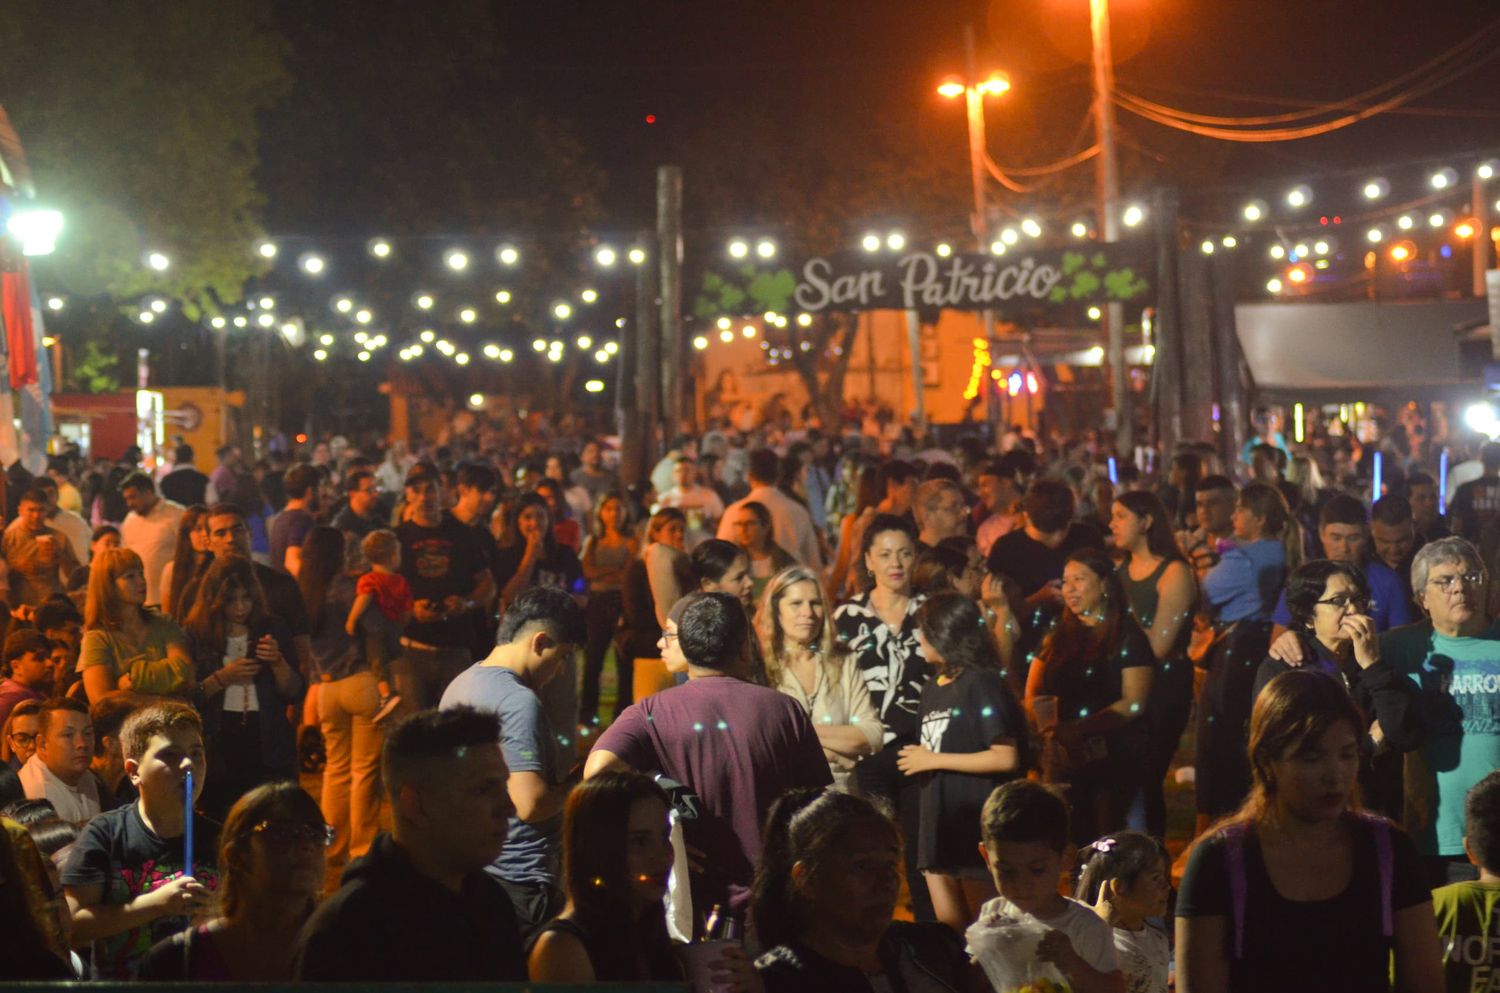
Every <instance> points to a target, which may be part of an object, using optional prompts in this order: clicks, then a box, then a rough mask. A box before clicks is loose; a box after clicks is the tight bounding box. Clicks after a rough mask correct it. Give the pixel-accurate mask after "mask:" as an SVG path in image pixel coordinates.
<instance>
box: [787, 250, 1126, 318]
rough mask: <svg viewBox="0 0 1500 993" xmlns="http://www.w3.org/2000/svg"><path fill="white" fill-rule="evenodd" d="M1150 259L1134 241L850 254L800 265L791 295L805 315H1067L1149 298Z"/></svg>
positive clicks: (820, 258)
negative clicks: (984, 251)
mask: <svg viewBox="0 0 1500 993" xmlns="http://www.w3.org/2000/svg"><path fill="white" fill-rule="evenodd" d="M1152 290H1153V286H1152V257H1151V252H1150V250H1149V248H1148V247H1147V246H1145V245H1140V244H1130V243H1124V244H1113V245H1089V246H1082V247H1079V248H1066V249H1053V250H1047V251H1030V252H1028V251H1018V250H1014V249H1012V250H1010V251H1009V252H1007V253H1006V254H1005V255H981V254H967V255H949V256H947V257H943V256H940V255H938V254H937V253H935V252H905V253H902V254H900V255H891V256H884V257H882V256H872V255H863V254H859V253H855V252H844V253H839V254H836V255H827V256H818V257H815V258H810V259H808V260H807V261H806V262H804V263H803V264H802V267H801V270H800V275H799V276H798V282H797V287H796V289H795V290H794V291H793V294H792V296H793V300H794V302H795V303H796V306H797V307H798V308H799V309H800V310H804V311H807V312H809V313H814V314H816V313H819V312H821V311H853V310H993V311H996V312H998V313H1000V314H1002V315H1006V316H1009V315H1015V316H1020V315H1023V314H1033V315H1034V314H1038V313H1039V312H1040V313H1042V314H1043V315H1044V316H1045V317H1048V318H1051V319H1054V320H1060V319H1068V318H1071V317H1072V316H1073V315H1075V314H1076V313H1077V312H1078V311H1080V310H1081V309H1083V308H1086V307H1089V306H1096V305H1097V306H1102V305H1104V304H1107V303H1136V304H1140V305H1145V304H1146V303H1147V302H1149V300H1150V297H1151V293H1152Z"/></svg>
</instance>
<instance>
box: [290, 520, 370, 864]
mask: <svg viewBox="0 0 1500 993" xmlns="http://www.w3.org/2000/svg"><path fill="white" fill-rule="evenodd" d="M297 586H298V588H300V589H301V591H302V602H303V604H304V605H305V606H306V607H307V616H308V620H309V621H310V623H311V628H312V657H313V666H312V667H313V675H314V676H315V677H316V678H317V679H318V684H317V696H318V699H317V706H318V725H319V727H320V728H321V730H322V732H323V745H324V747H325V748H326V750H327V756H328V757H327V765H326V766H325V767H324V769H323V796H322V801H321V806H322V809H323V816H324V818H325V819H326V820H327V821H328V823H329V824H331V825H333V827H334V830H335V836H334V840H333V846H332V848H331V849H330V850H329V853H328V855H329V859H330V860H331V861H334V862H341V861H343V860H344V859H345V858H357V857H358V856H360V855H363V854H364V853H365V852H366V851H368V850H369V848H370V843H371V842H372V841H374V840H375V833H376V831H377V830H379V827H380V746H381V744H382V742H383V741H384V740H385V734H384V732H382V731H381V729H380V726H379V725H378V724H375V723H374V720H373V718H374V716H375V714H376V713H377V712H378V711H379V709H380V690H379V688H378V686H377V680H376V678H375V674H374V673H373V672H372V671H370V667H369V666H368V665H366V664H365V661H364V658H363V657H362V655H361V652H360V648H361V646H360V644H359V642H358V641H357V640H356V639H354V638H351V637H350V636H349V634H348V632H346V631H345V629H344V622H345V620H346V619H347V618H348V616H349V608H350V607H352V606H353V605H354V598H355V595H356V591H355V577H354V575H353V574H352V573H349V572H347V571H345V563H344V535H343V534H342V533H341V532H340V531H338V530H337V529H336V528H331V527H325V526H321V525H320V526H318V527H315V528H313V529H312V530H311V531H309V532H308V533H307V537H306V538H305V539H303V542H302V568H301V569H300V570H298V572H297Z"/></svg>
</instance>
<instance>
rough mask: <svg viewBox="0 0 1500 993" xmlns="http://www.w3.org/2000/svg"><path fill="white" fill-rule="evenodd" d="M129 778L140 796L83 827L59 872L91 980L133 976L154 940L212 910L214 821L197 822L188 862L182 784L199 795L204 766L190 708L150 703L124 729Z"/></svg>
mask: <svg viewBox="0 0 1500 993" xmlns="http://www.w3.org/2000/svg"><path fill="white" fill-rule="evenodd" d="M120 738H121V740H122V747H123V749H124V753H125V774H126V775H127V776H128V777H129V778H130V781H131V782H132V783H134V784H135V786H136V788H137V789H139V790H140V799H138V800H136V801H135V802H134V803H131V804H128V805H126V806H123V807H118V808H116V809H114V810H109V811H105V812H104V813H102V814H100V815H99V816H97V817H95V818H94V819H93V820H91V821H89V823H88V826H87V827H85V828H84V829H83V833H82V834H81V835H79V837H78V840H77V841H76V842H74V844H73V847H72V849H71V851H70V852H69V854H68V859H67V862H66V863H64V865H63V867H62V884H63V893H64V894H65V895H66V897H67V899H68V911H69V913H70V914H71V915H72V918H73V942H74V944H76V945H82V944H84V943H88V942H92V943H93V947H92V949H91V955H90V972H91V975H92V977H93V978H95V979H115V980H124V979H133V978H135V975H134V974H135V966H136V963H137V962H138V961H139V960H140V958H141V956H143V955H144V954H145V953H146V952H147V951H148V950H149V949H150V948H151V946H152V945H153V944H155V943H156V942H157V941H159V940H161V939H162V938H166V937H168V936H169V935H172V934H175V933H176V932H178V931H181V930H182V929H183V928H184V927H187V926H188V923H189V921H190V919H191V918H192V916H193V915H194V914H195V913H197V912H200V911H203V910H206V909H207V908H208V907H209V906H211V904H212V893H211V891H212V890H214V889H216V888H217V886H218V872H217V870H216V869H215V868H214V863H215V859H216V856H217V853H218V839H217V837H216V834H215V832H216V831H217V825H215V824H214V823H213V822H212V821H209V820H207V819H206V818H194V838H193V843H194V864H193V866H192V867H191V868H192V872H191V874H189V873H188V872H187V871H186V869H187V868H188V867H187V866H185V864H184V862H185V859H184V855H185V852H184V831H185V821H186V818H185V809H184V806H183V787H184V782H185V777H186V772H187V770H189V769H191V770H192V772H193V796H194V798H195V799H196V798H197V797H198V796H199V795H201V793H202V790H203V782H204V779H205V778H206V777H207V773H208V763H207V761H206V760H205V758H204V753H203V724H202V722H201V721H200V720H199V718H198V714H197V712H196V711H195V710H193V708H191V707H189V706H188V705H187V704H185V703H179V702H177V701H166V702H163V703H156V704H150V705H148V706H145V707H142V708H141V709H139V710H137V711H135V712H134V713H132V714H131V715H130V716H129V717H127V718H126V719H125V723H124V725H123V726H122V727H121V728H120Z"/></svg>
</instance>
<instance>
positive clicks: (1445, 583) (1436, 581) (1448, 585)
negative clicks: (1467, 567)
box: [1427, 572, 1484, 593]
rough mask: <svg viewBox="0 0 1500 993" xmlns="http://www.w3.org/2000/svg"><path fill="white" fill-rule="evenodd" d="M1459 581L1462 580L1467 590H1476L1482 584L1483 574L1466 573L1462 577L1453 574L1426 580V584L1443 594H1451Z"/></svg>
mask: <svg viewBox="0 0 1500 993" xmlns="http://www.w3.org/2000/svg"><path fill="white" fill-rule="evenodd" d="M1459 580H1463V584H1464V585H1465V586H1467V587H1468V588H1469V589H1478V588H1479V587H1480V586H1482V585H1483V584H1484V573H1482V572H1466V573H1463V574H1462V575H1460V574H1458V573H1453V574H1452V575H1448V576H1434V577H1432V578H1431V579H1429V580H1427V582H1428V583H1430V584H1431V585H1433V586H1436V587H1437V588H1438V589H1440V590H1442V591H1443V592H1444V593H1451V592H1453V589H1454V587H1455V586H1456V585H1457V583H1458V582H1459Z"/></svg>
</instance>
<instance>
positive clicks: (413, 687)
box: [393, 462, 495, 709]
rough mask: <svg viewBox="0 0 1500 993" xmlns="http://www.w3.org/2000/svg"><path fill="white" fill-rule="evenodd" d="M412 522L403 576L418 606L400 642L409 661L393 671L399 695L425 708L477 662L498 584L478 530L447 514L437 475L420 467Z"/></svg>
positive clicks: (409, 490)
mask: <svg viewBox="0 0 1500 993" xmlns="http://www.w3.org/2000/svg"><path fill="white" fill-rule="evenodd" d="M405 489H406V520H405V521H403V522H402V523H401V525H400V526H399V527H397V528H396V537H397V538H399V539H400V541H401V574H402V575H403V576H405V577H406V581H407V582H408V583H410V584H411V591H412V597H413V598H414V599H415V601H416V602H415V604H414V605H413V608H412V619H411V622H410V623H409V624H408V625H407V626H406V637H404V638H402V639H401V640H402V644H403V645H405V647H406V649H407V651H406V657H405V658H404V659H403V660H402V662H401V663H400V664H399V665H398V666H396V667H394V671H393V674H394V676H395V679H396V689H397V692H399V693H400V694H401V695H402V696H403V697H404V698H406V699H407V700H410V701H411V702H412V703H413V704H414V705H415V706H416V707H418V708H419V709H421V708H426V707H431V706H433V705H434V704H436V703H437V701H438V699H439V698H440V697H441V696H442V692H443V689H444V688H445V687H446V686H447V685H448V683H449V682H451V681H452V679H453V677H454V676H456V675H458V674H459V673H460V672H462V671H463V670H464V669H467V668H468V667H469V666H470V664H472V663H473V661H474V658H475V655H476V654H478V653H477V652H476V651H475V649H476V648H478V647H480V646H478V645H477V644H476V634H477V632H479V631H480V630H481V625H480V624H478V623H477V622H478V620H479V617H480V614H481V613H482V612H484V611H487V610H489V609H490V608H491V606H492V605H493V603H494V599H495V581H494V577H493V576H492V575H491V574H490V563H489V562H488V561H486V560H485V556H484V552H483V550H482V549H481V547H480V545H479V543H478V542H476V541H475V540H474V535H473V532H472V530H471V529H470V528H469V526H468V525H466V524H464V523H462V522H461V521H459V520H458V519H457V518H455V517H454V516H453V515H452V514H450V513H448V512H446V511H445V510H443V484H442V478H441V477H440V476H439V475H438V472H437V469H436V468H435V467H434V466H433V465H432V464H431V463H428V462H419V463H417V464H416V465H414V466H412V467H411V470H410V471H409V472H408V473H407V474H406V485H405Z"/></svg>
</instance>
